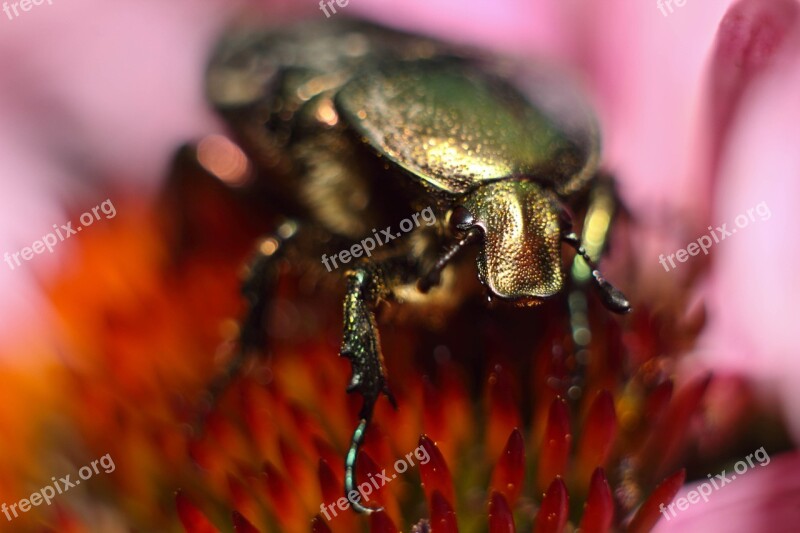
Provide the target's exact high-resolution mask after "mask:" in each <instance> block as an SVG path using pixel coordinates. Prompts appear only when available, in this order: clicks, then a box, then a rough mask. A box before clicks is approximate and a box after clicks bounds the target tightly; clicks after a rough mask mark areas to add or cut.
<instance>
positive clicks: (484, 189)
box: [450, 180, 563, 306]
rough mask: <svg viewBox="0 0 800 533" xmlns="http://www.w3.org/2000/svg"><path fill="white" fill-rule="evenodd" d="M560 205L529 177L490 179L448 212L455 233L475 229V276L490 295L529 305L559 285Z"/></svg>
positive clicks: (559, 287)
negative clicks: (479, 238) (477, 240)
mask: <svg viewBox="0 0 800 533" xmlns="http://www.w3.org/2000/svg"><path fill="white" fill-rule="evenodd" d="M562 212H563V208H562V207H561V205H560V203H559V202H558V199H557V197H556V196H555V194H554V193H552V192H550V191H549V190H547V189H546V188H545V187H543V186H542V185H540V184H537V183H535V182H532V181H518V180H508V181H495V182H490V183H486V184H484V185H481V186H480V187H478V188H476V189H474V190H473V191H471V192H470V193H468V194H467V195H466V197H465V198H464V201H463V202H462V203H461V205H459V206H458V207H456V208H455V209H454V210H453V212H452V213H451V216H450V224H451V227H452V228H453V229H454V230H455V231H457V232H468V231H474V230H475V229H477V230H479V231H480V233H481V234H482V245H481V246H482V247H481V250H480V252H479V255H478V276H479V277H480V280H481V283H483V284H484V285H485V286H486V287H487V288H488V289H489V291H491V293H492V295H493V296H496V297H498V298H501V299H503V300H508V301H511V302H513V303H514V304H516V305H522V306H529V305H536V304H539V303H541V302H542V300H544V299H545V298H548V297H550V296H553V295H555V294H556V293H558V292H559V291H560V290H561V288H562V286H563V276H562V269H561V240H562V239H561V235H562V234H561V231H562Z"/></svg>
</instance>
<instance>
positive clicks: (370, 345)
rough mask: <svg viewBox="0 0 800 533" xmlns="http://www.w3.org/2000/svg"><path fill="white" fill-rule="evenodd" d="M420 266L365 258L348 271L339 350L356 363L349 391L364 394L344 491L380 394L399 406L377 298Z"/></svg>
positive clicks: (360, 507) (352, 478)
mask: <svg viewBox="0 0 800 533" xmlns="http://www.w3.org/2000/svg"><path fill="white" fill-rule="evenodd" d="M418 270H419V269H418V265H417V264H416V262H412V261H409V260H407V259H406V258H405V257H396V258H390V259H387V260H385V261H382V262H380V263H371V262H363V263H361V264H360V265H358V266H356V267H355V268H353V269H352V270H349V271H348V272H347V274H346V276H347V293H346V295H345V300H344V332H343V336H342V347H341V351H340V354H341V355H342V356H343V357H347V358H348V359H350V362H351V363H352V367H353V375H352V378H351V379H350V384H349V386H348V387H347V392H354V391H357V392H359V393H361V396H362V397H363V398H364V404H363V405H362V407H361V412H360V413H359V419H360V420H359V423H358V426H357V427H356V430H355V431H354V432H353V437H352V439H351V441H350V449H349V450H348V452H347V458H346V459H345V493H346V494H348V495H349V494H350V492H351V491H352V490H354V489H355V485H356V470H355V466H356V459H357V456H358V451H359V448H360V447H361V444H362V442H363V441H364V434H365V432H366V430H367V427H368V426H369V423H370V420H371V418H372V412H373V409H374V407H375V402H376V401H377V400H378V397H379V396H380V395H381V394H385V395H386V396H387V398H388V399H389V401H390V402H391V403H392V405H393V406H395V407H396V403H395V399H394V396H392V393H391V391H390V390H389V387H388V385H387V383H386V369H385V366H384V363H383V355H382V353H381V349H380V338H379V335H378V327H377V324H376V322H375V314H374V310H375V308H376V306H377V304H378V302H380V301H381V300H385V299H388V298H390V297H391V295H392V289H393V288H394V287H396V286H398V285H401V284H405V283H409V282H411V281H413V280H414V279H417V278H418V277H419V272H418ZM350 503H351V505H352V506H353V509H354V510H355V511H357V512H360V513H371V512H374V511H378V510H380V509H375V508H369V507H364V506H363V505H360V504H359V503H357V502H353V501H351V502H350Z"/></svg>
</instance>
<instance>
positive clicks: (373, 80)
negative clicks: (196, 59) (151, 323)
mask: <svg viewBox="0 0 800 533" xmlns="http://www.w3.org/2000/svg"><path fill="white" fill-rule="evenodd" d="M207 93H208V95H209V99H210V100H211V102H212V103H213V105H214V106H215V107H216V109H217V110H218V111H219V113H220V114H221V115H222V116H223V117H224V118H225V119H226V121H227V122H228V124H229V125H230V128H231V131H232V133H233V135H234V136H235V138H236V140H237V141H238V142H239V143H240V145H241V146H242V147H243V149H244V150H245V152H246V153H247V154H248V155H249V157H250V158H251V160H252V161H253V162H254V164H255V166H256V168H257V169H258V172H259V174H260V175H261V176H262V180H261V181H262V182H263V183H264V184H265V187H266V188H267V189H268V193H267V194H269V195H270V196H271V197H272V198H275V199H278V201H277V203H278V204H279V205H280V206H281V208H282V211H283V213H284V214H285V215H286V217H287V222H286V223H285V224H283V225H282V226H281V227H280V228H279V229H278V231H277V233H276V234H275V235H274V236H272V237H271V241H270V242H272V243H273V245H272V246H270V247H266V248H265V247H262V248H261V250H262V252H261V253H260V255H259V256H258V257H257V258H256V260H255V261H254V263H253V265H252V267H251V269H250V275H249V279H248V280H247V282H246V283H245V287H244V290H245V295H246V296H247V297H248V300H249V303H250V309H249V314H248V315H247V317H246V319H245V321H244V324H243V328H242V336H241V342H240V351H239V357H238V358H236V361H239V362H240V361H241V358H243V357H244V356H245V354H246V353H248V352H250V351H252V350H253V349H255V348H258V347H259V346H258V345H259V344H260V342H259V339H260V337H261V333H260V330H261V328H262V327H263V323H264V318H265V316H266V314H267V313H268V308H269V302H270V294H271V290H270V289H271V285H272V283H273V282H274V277H275V276H276V274H277V273H276V269H275V261H276V259H277V258H278V257H282V256H285V254H286V253H287V252H290V251H291V252H292V253H293V257H296V256H297V255H298V252H297V250H300V251H301V252H299V253H300V254H303V253H304V254H305V255H311V256H313V255H316V257H312V258H311V259H314V260H315V262H316V263H317V264H319V259H318V257H319V256H321V255H323V254H324V253H328V254H335V253H336V252H337V251H338V250H342V249H347V248H349V247H350V245H351V244H353V243H355V242H358V241H360V240H361V239H363V238H364V237H366V236H370V235H372V234H373V232H374V231H375V228H384V227H389V226H392V227H397V221H398V220H400V219H401V218H403V217H407V216H409V215H410V214H411V213H413V212H415V211H419V210H421V209H425V208H431V209H432V210H433V212H434V213H435V214H436V223H435V224H431V225H430V226H422V225H420V226H419V227H417V228H415V229H414V230H413V231H412V232H410V233H409V234H408V235H405V236H403V238H397V239H393V240H392V241H391V242H388V243H386V245H385V246H382V247H380V248H378V249H376V250H375V251H374V253H373V254H372V255H371V257H369V258H361V259H359V260H357V261H354V262H352V263H350V264H349V265H348V267H349V270H346V271H345V272H344V273H343V275H344V276H345V282H346V296H345V301H344V330H343V339H342V345H341V355H343V356H345V357H348V358H349V359H350V360H351V362H352V371H353V373H352V379H351V382H350V386H349V389H348V391H358V392H359V393H360V394H361V395H362V396H363V399H364V403H363V407H362V410H361V413H360V418H361V420H360V422H359V424H358V427H357V429H356V431H355V433H354V434H353V438H352V442H351V448H350V451H349V453H348V454H347V458H346V463H345V468H346V470H345V473H346V481H345V484H346V487H345V493H349V492H350V491H351V490H352V489H353V487H354V483H355V472H354V467H355V459H356V455H357V453H358V449H359V446H360V444H361V442H362V440H363V437H364V433H365V431H366V430H367V427H368V425H369V421H370V419H371V416H372V411H373V407H374V405H375V402H376V401H377V399H378V398H379V396H380V395H381V394H385V395H387V397H388V398H389V399H390V400H391V401H392V402H394V400H393V398H392V395H391V393H390V391H389V388H388V385H387V381H386V376H385V369H384V365H383V359H382V355H381V349H380V345H379V338H378V331H377V326H376V320H375V317H374V310H375V306H376V305H377V303H378V302H379V301H382V300H389V301H391V300H395V301H396V300H403V302H404V303H406V304H408V305H411V304H417V305H428V304H429V303H431V302H433V301H435V300H436V299H437V298H438V299H442V298H446V299H450V300H451V301H452V302H455V303H456V304H457V302H458V300H459V299H460V298H463V297H464V294H463V292H464V291H463V290H461V287H462V286H464V285H466V284H463V283H460V282H459V280H460V279H461V278H462V277H463V276H465V275H473V276H474V275H476V270H477V276H478V278H479V280H480V282H481V283H482V285H483V287H484V289H483V290H485V291H486V292H487V293H488V295H489V296H490V297H496V298H497V299H499V300H505V301H508V302H510V303H513V304H516V305H525V306H529V305H536V304H537V303H540V302H542V301H543V300H544V299H547V298H550V297H552V296H554V295H556V294H559V293H560V292H562V290H563V288H564V286H565V269H564V267H563V262H564V260H563V259H562V247H563V244H568V245H570V246H571V247H573V248H574V249H575V250H576V251H577V253H578V254H579V255H581V256H582V257H583V258H584V259H585V260H586V261H587V263H588V265H589V266H590V271H591V273H590V275H589V277H590V279H592V280H593V283H594V285H595V286H596V287H597V288H598V289H599V295H600V296H601V299H602V301H603V303H604V304H605V305H606V307H608V308H609V309H611V310H612V311H615V312H618V313H624V312H626V311H628V310H629V304H628V302H627V300H626V299H625V297H624V296H623V295H622V293H620V292H619V291H618V290H616V289H615V288H614V287H612V286H611V285H610V284H609V283H608V282H607V281H606V280H605V279H604V278H603V277H602V276H601V275H600V273H599V271H598V270H597V268H596V267H595V265H594V263H592V261H591V259H589V253H587V252H586V250H584V248H583V246H582V245H581V239H580V238H579V237H578V236H577V235H576V234H575V233H573V232H572V228H571V220H570V216H569V213H570V211H571V209H570V208H571V207H572V205H571V204H572V203H573V201H574V199H575V198H576V197H577V196H578V195H580V194H583V193H585V192H586V191H587V190H591V189H593V188H595V187H596V186H598V184H600V183H601V180H599V179H598V167H599V161H600V154H599V140H598V133H597V127H596V124H595V121H594V118H593V115H592V113H591V111H590V110H588V109H587V107H586V106H585V105H584V104H583V103H582V101H580V100H579V99H578V98H576V97H574V96H573V94H575V93H574V92H573V91H571V90H569V87H568V86H564V85H562V84H561V82H560V81H556V82H554V81H553V79H552V76H550V75H549V73H547V72H546V71H542V70H538V69H535V68H530V67H527V66H525V65H521V64H520V63H514V62H510V61H508V60H503V59H498V58H494V57H491V56H489V55H488V54H483V53H478V52H474V51H465V50H462V49H459V48H457V47H455V46H451V45H448V44H445V43H441V42H437V41H434V40H432V39H428V38H424V37H420V36H414V35H409V34H404V33H401V32H398V31H395V30H391V29H388V28H383V27H380V26H377V25H374V24H369V23H364V22H357V21H351V20H346V19H343V18H340V19H336V20H325V21H321V22H319V21H318V22H315V23H304V24H300V25H297V26H294V27H290V28H288V29H280V30H268V29H263V28H255V29H246V30H237V31H232V32H230V33H228V34H227V35H226V36H225V37H224V38H223V40H222V41H221V43H220V44H219V46H218V48H217V50H216V52H215V54H214V56H213V58H212V61H211V63H210V66H209V68H208V73H207ZM584 196H586V195H585V194H584ZM604 198H606V199H607V195H606V196H604ZM604 205H605V204H604ZM595 211H596V210H595ZM589 212H592V209H589ZM601 218H602V217H601ZM605 218H606V219H608V218H610V217H605ZM587 220H588V219H587ZM585 224H586V223H585ZM602 229H603V232H602V233H603V241H604V239H605V230H607V224H606V225H605V226H603V227H602ZM320 236H323V237H324V238H322V239H320V238H319V237H320ZM320 242H324V243H325V246H324V248H320V247H319V244H317V247H316V249H315V248H314V244H313V243H320ZM309 243H311V244H309ZM600 248H602V244H601V245H599V246H598V245H597V243H594V248H593V249H592V250H590V252H591V253H592V254H593V255H596V254H598V253H599V252H600ZM308 250H313V251H311V252H309V251H308ZM468 250H476V251H477V252H476V257H477V269H476V268H475V267H474V266H472V265H474V264H475V262H472V263H471V264H470V263H468V262H467V261H466V260H465V259H464V258H465V257H468V256H469V252H468ZM473 256H474V255H473ZM312 262H314V261H312ZM343 270H344V269H343ZM320 275H328V276H335V275H337V273H336V272H333V273H327V272H324V271H323V272H321V273H320ZM339 275H341V274H339ZM233 365H234V366H236V365H237V363H234V364H233ZM228 374H230V372H229V373H228ZM352 505H353V508H354V509H356V510H359V511H362V512H370V511H372V510H374V509H370V508H365V507H363V506H362V505H359V504H358V503H356V502H352Z"/></svg>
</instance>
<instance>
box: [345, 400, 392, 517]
mask: <svg viewBox="0 0 800 533" xmlns="http://www.w3.org/2000/svg"><path fill="white" fill-rule="evenodd" d="M371 418H372V407H371V406H370V407H367V405H366V404H365V405H364V409H362V411H361V420H360V421H359V423H358V426H357V427H356V430H355V431H354V432H353V437H352V438H351V439H350V450H349V451H348V452H347V457H346V458H345V460H344V492H345V495H346V496H347V499H348V500H349V501H350V505H352V506H353V510H354V511H356V512H357V513H364V514H372V513H377V512H379V511H383V507H364V506H363V505H361V504H360V503H358V502H355V501H353V500H351V499H350V493H351V492H353V491H355V490H356V459H357V458H358V450H359V448H361V444H362V443H363V442H364V435H365V434H366V433H367V426H369V421H370V419H371Z"/></svg>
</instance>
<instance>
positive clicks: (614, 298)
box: [562, 232, 631, 314]
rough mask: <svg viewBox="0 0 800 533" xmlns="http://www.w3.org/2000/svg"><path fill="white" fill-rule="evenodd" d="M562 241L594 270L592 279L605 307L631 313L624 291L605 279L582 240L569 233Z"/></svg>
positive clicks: (620, 312)
mask: <svg viewBox="0 0 800 533" xmlns="http://www.w3.org/2000/svg"><path fill="white" fill-rule="evenodd" d="M562 240H563V241H564V242H566V243H567V244H569V245H570V246H572V247H573V248H575V251H576V252H577V253H578V255H580V256H581V257H583V260H584V261H586V264H587V265H589V268H591V269H592V279H593V280H594V283H595V286H596V287H597V288H598V289H599V290H600V296H601V299H602V301H603V305H605V306H606V308H607V309H609V310H611V311H613V312H615V313H619V314H624V313H627V312H629V311H630V310H631V304H630V302H628V299H627V298H625V295H624V294H622V291H620V290H619V289H617V288H616V287H614V286H613V285H612V284H611V283H609V282H608V281H607V280H606V279H605V278H604V277H603V275H602V274H601V273H600V270H599V269H598V268H597V265H596V264H595V262H594V261H592V258H591V257H589V254H588V253H586V249H585V248H584V247H583V245H582V244H581V240H580V238H579V237H578V236H577V235H575V233H574V232H569V233H565V234H564V235H563V237H562Z"/></svg>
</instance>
